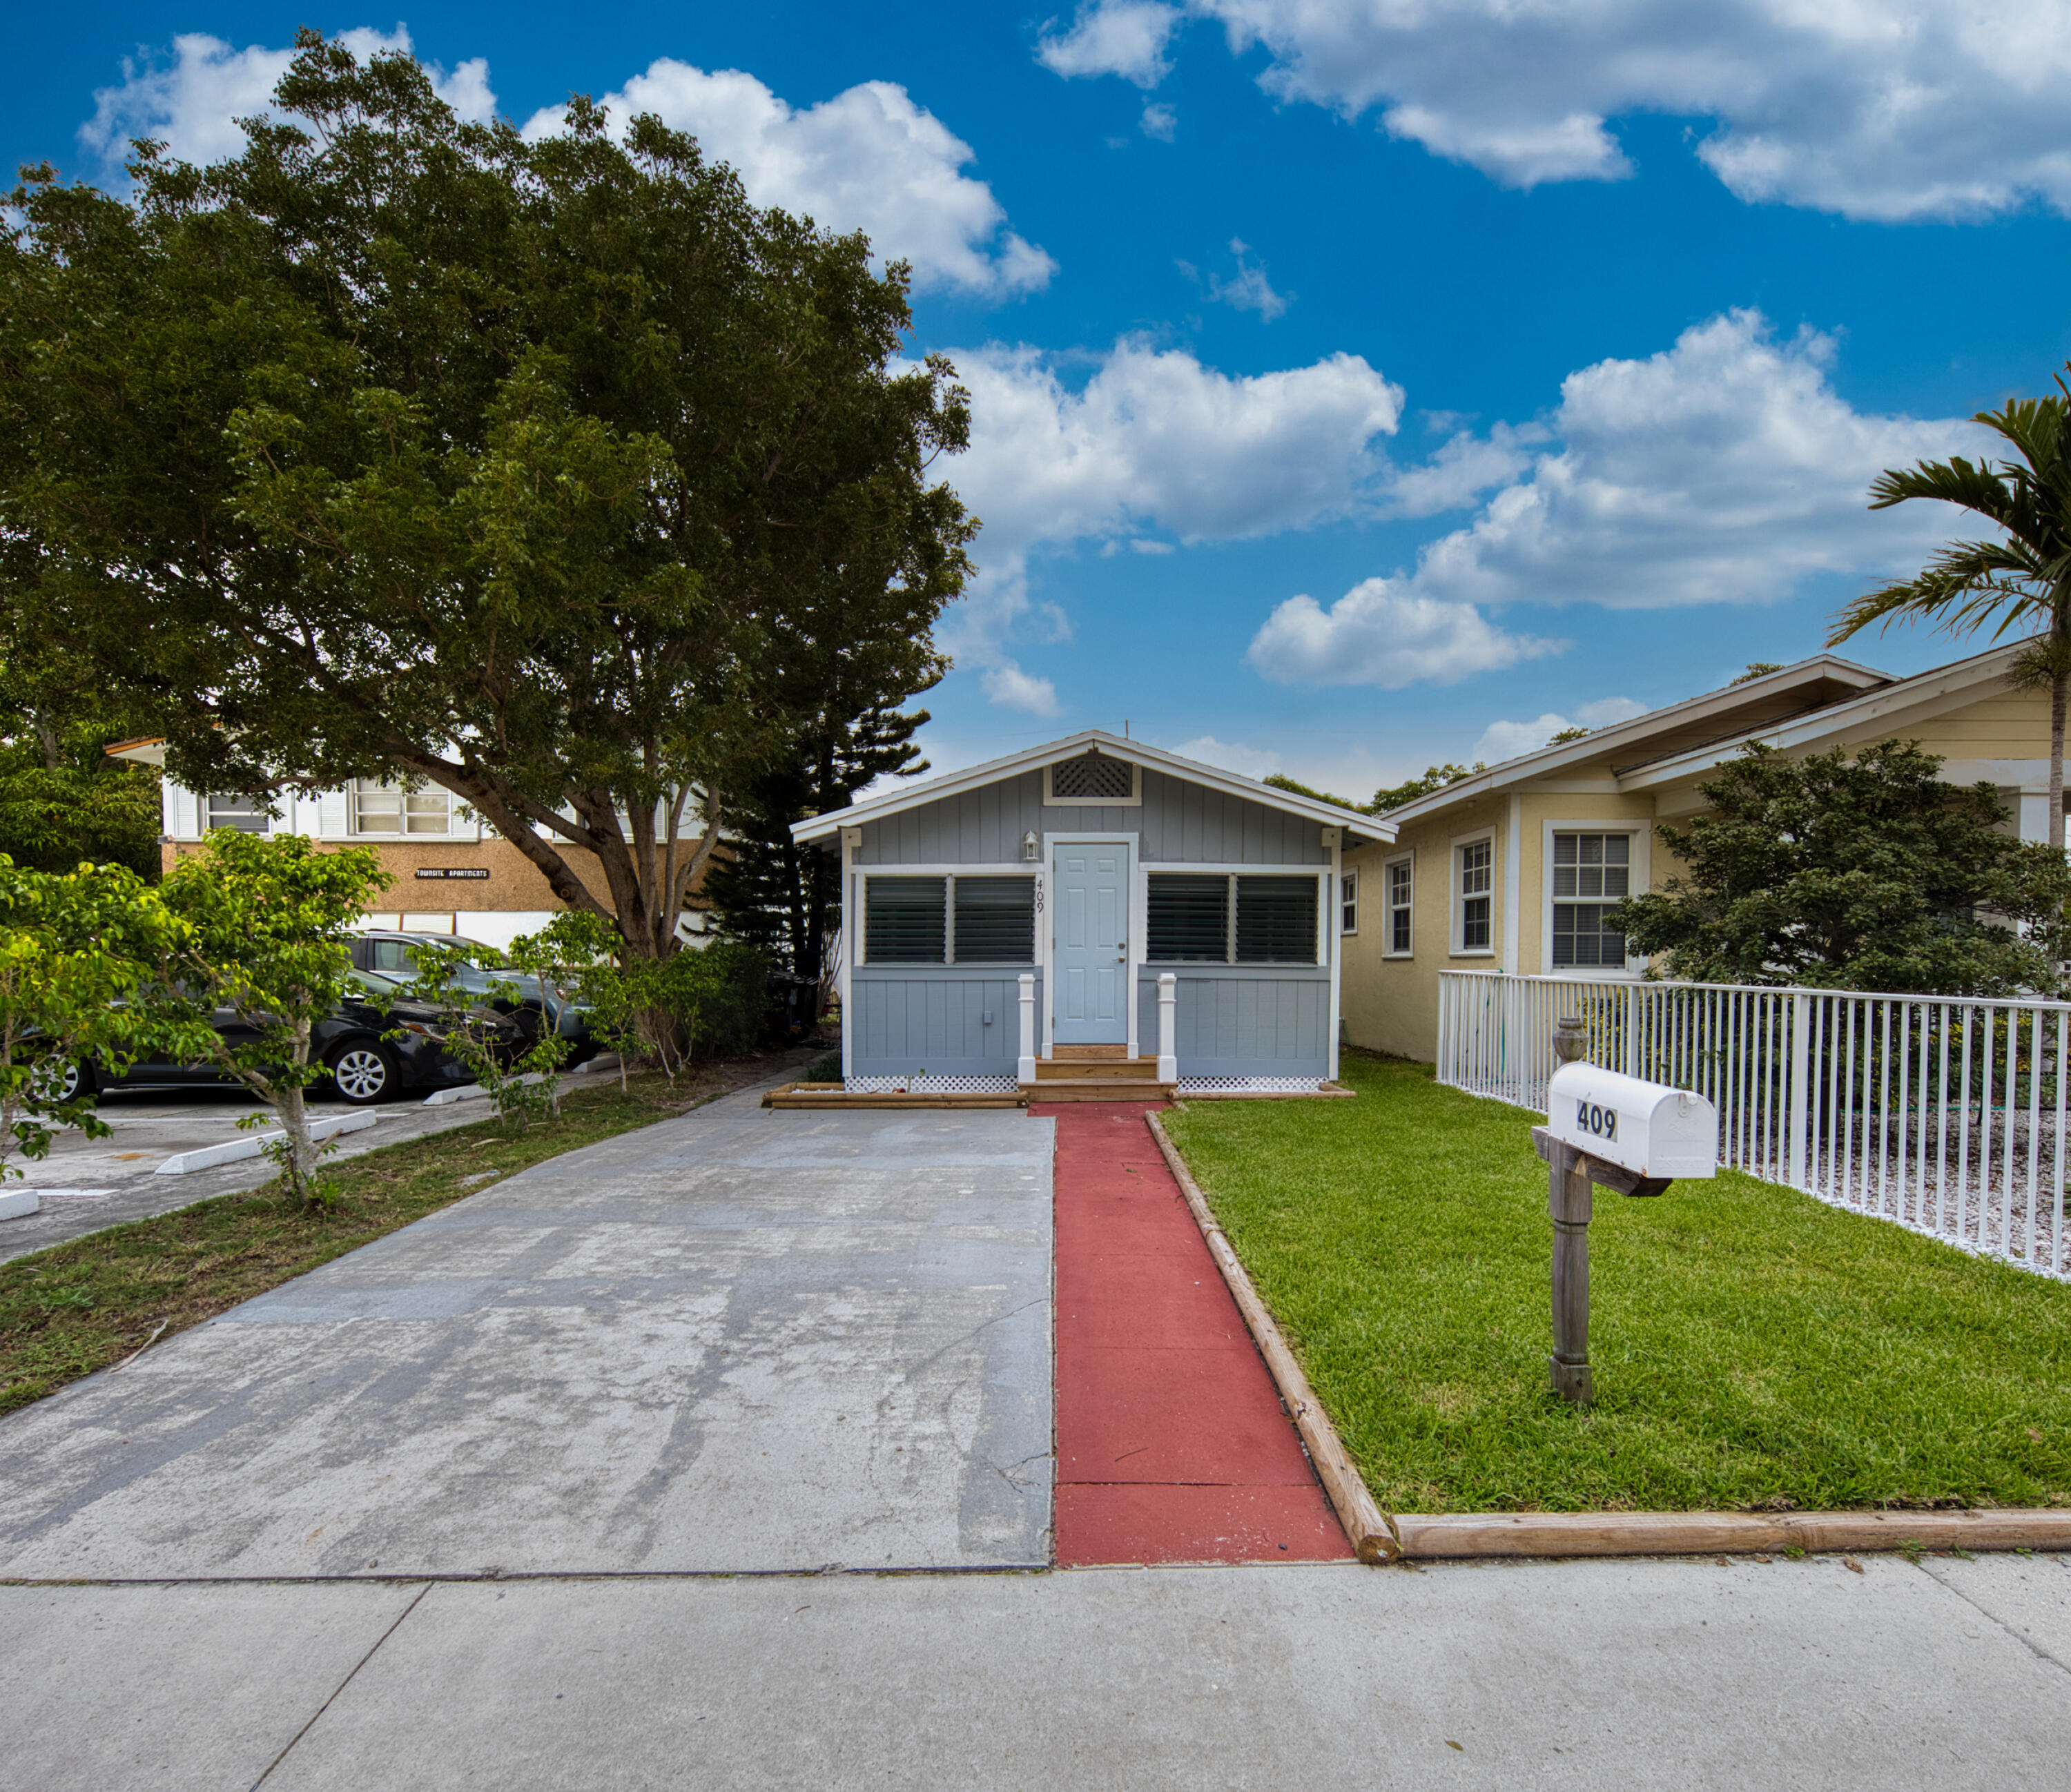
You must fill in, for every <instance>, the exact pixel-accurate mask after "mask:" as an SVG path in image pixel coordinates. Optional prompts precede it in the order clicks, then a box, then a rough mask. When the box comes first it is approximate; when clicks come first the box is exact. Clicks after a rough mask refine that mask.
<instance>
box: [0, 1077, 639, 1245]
mask: <svg viewBox="0 0 2071 1792" xmlns="http://www.w3.org/2000/svg"><path fill="white" fill-rule="evenodd" d="M616 1064H617V1060H616V1059H615V1058H614V1059H604V1060H593V1062H592V1064H589V1065H587V1066H584V1068H583V1070H581V1071H577V1072H572V1075H573V1076H574V1077H575V1078H576V1083H577V1085H578V1086H579V1085H580V1079H581V1077H582V1076H583V1075H584V1074H585V1073H589V1074H601V1073H602V1072H604V1071H605V1069H608V1068H613V1067H615V1066H616ZM425 1093H427V1092H425V1091H424V1090H421V1089H419V1090H412V1091H410V1092H408V1093H405V1094H404V1095H401V1096H400V1097H397V1098H396V1100H395V1101H384V1102H382V1103H380V1104H379V1105H375V1106H373V1107H365V1108H359V1107H355V1106H353V1105H351V1103H350V1102H347V1101H340V1100H338V1097H336V1096H334V1095H333V1094H331V1093H330V1092H329V1091H328V1090H326V1089H317V1090H313V1091H312V1092H311V1093H310V1113H311V1114H312V1116H313V1117H315V1118H317V1119H318V1120H332V1119H336V1118H338V1117H340V1116H342V1115H348V1114H350V1115H355V1116H357V1115H371V1116H372V1117H373V1118H374V1122H375V1123H374V1124H373V1125H372V1126H368V1127H367V1128H366V1130H364V1131H358V1132H351V1133H346V1134H341V1135H340V1136H339V1138H338V1141H337V1142H336V1143H335V1145H334V1146H333V1147H332V1150H331V1151H330V1154H328V1156H327V1158H326V1162H337V1161H339V1160H341V1159H342V1158H354V1157H358V1156H359V1155H360V1154H361V1153H363V1152H366V1151H374V1150H380V1149H381V1148H382V1147H383V1146H388V1145H400V1144H401V1143H402V1142H404V1140H406V1139H412V1138H423V1137H424V1135H425V1134H429V1133H442V1132H445V1131H448V1130H450V1129H452V1128H453V1127H455V1126H474V1124H476V1123H477V1122H479V1121H481V1120H483V1119H486V1117H488V1112H489V1110H488V1109H486V1107H485V1106H484V1105H482V1102H480V1101H460V1102H455V1103H453V1104H451V1105H442V1106H439V1107H427V1106H425V1105H424V1095H425ZM95 1109H96V1112H97V1113H99V1114H100V1117H101V1118H102V1119H103V1120H105V1121H106V1122H108V1124H109V1126H110V1127H111V1128H112V1129H113V1134H114V1136H113V1138H87V1137H86V1136H85V1134H83V1133H80V1132H76V1131H70V1130H68V1131H65V1132H61V1133H59V1134H58V1136H57V1138H56V1140H55V1142H54V1143H53V1144H52V1145H51V1154H50V1155H49V1156H48V1157H47V1158H44V1159H43V1161H41V1162H40V1163H31V1164H28V1165H26V1166H25V1168H26V1169H27V1171H28V1177H27V1182H26V1183H10V1184H9V1185H8V1186H9V1187H10V1188H19V1187H29V1188H32V1189H34V1190H35V1191H36V1193H37V1195H39V1197H40V1199H41V1202H42V1205H41V1207H40V1208H39V1210H38V1211H37V1212H35V1213H31V1214H24V1215H23V1216H19V1217H18V1218H15V1219H10V1220H0V1263H5V1262H6V1261H8V1260H9V1259H10V1258H12V1257H26V1256H27V1255H28V1253H30V1252H31V1251H40V1250H43V1249H47V1248H48V1247H49V1246H51V1245H62V1244H64V1243H65V1242H66V1241H67V1240H69V1239H73V1238H83V1237H84V1236H86V1235H87V1234H88V1232H100V1231H101V1230H102V1229H104V1228H106V1227H109V1226H119V1225H123V1224H126V1223H127V1222H129V1220H148V1219H150V1217H151V1216H153V1215H154V1214H158V1213H170V1212H172V1211H173V1209H174V1208H182V1207H187V1206H190V1205H191V1204H193V1203H194V1202H196V1201H206V1200H211V1199H214V1198H215V1196H216V1195H234V1194H236V1193H238V1192H239V1191H241V1190H244V1189H247V1188H256V1187H259V1186H260V1184H261V1183H269V1182H271V1181H272V1180H273V1175H274V1170H273V1165H272V1163H269V1161H268V1160H267V1159H266V1158H241V1159H240V1160H238V1161H237V1162H235V1163H223V1164H215V1165H212V1166H211V1167H208V1168H207V1169H201V1170H194V1171H188V1172H187V1174H185V1175H161V1174H160V1173H159V1167H160V1166H161V1165H162V1164H163V1163H165V1161H166V1159H167V1158H170V1157H174V1156H178V1155H180V1154H184V1153H186V1152H189V1151H195V1150H202V1149H203V1148H205V1147H207V1146H211V1145H225V1144H228V1143H230V1142H232V1141H233V1140H237V1139H248V1138H250V1137H251V1136H252V1135H251V1134H250V1133H249V1132H248V1131H245V1130H241V1129H240V1127H239V1126H238V1122H239V1121H240V1120H242V1119H243V1118H244V1117H246V1116H247V1115H248V1114H262V1115H265V1116H266V1125H265V1127H263V1128H261V1129H260V1130H269V1131H270V1130H273V1124H274V1123H273V1117H272V1115H271V1113H270V1112H269V1109H267V1107H266V1106H265V1103H263V1102H260V1101H253V1100H252V1098H251V1097H249V1096H248V1095H247V1094H245V1093H244V1092H243V1091H242V1090H240V1089H228V1088H224V1087H222V1086H220V1085H207V1084H196V1085H191V1086H187V1087H178V1086H174V1085H162V1086H160V1087H158V1088H151V1089H109V1090H107V1091H106V1092H105V1093H103V1094H102V1095H101V1096H100V1099H99V1100H98V1101H96V1103H95Z"/></svg>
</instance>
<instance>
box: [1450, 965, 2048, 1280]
mask: <svg viewBox="0 0 2071 1792" xmlns="http://www.w3.org/2000/svg"><path fill="white" fill-rule="evenodd" d="M1571 1016H1572V1017H1573V1018H1575V1019H1579V1020H1581V1022H1582V1023H1583V1025H1584V1026H1585V1028H1586V1029H1587V1032H1586V1038H1587V1041H1588V1049H1587V1051H1586V1052H1585V1056H1586V1057H1587V1058H1588V1059H1589V1062H1591V1063H1592V1064H1601V1065H1603V1066H1605V1067H1606V1068H1610V1069H1613V1070H1622V1071H1625V1072H1627V1073H1628V1074H1629V1075H1631V1076H1644V1077H1647V1078H1649V1079H1650V1080H1651V1081H1656V1082H1663V1083H1672V1084H1674V1085H1676V1086H1677V1087H1678V1088H1682V1089H1696V1090H1697V1091H1698V1092H1699V1093H1700V1094H1703V1095H1704V1096H1706V1097H1708V1098H1709V1099H1710V1100H1711V1101H1712V1103H1713V1104H1714V1105H1716V1107H1717V1109H1718V1110H1719V1160H1720V1163H1724V1164H1727V1165H1729V1166H1731V1167H1733V1168H1734V1169H1737V1170H1744V1171H1747V1172H1748V1173H1749V1175H1755V1176H1760V1177H1762V1178H1763V1179H1765V1180H1767V1181H1770V1182H1778V1183H1786V1184H1787V1185H1788V1186H1789V1187H1793V1188H1798V1189H1802V1190H1803V1191H1805V1192H1806V1193H1807V1194H1809V1195H1817V1196H1818V1197H1819V1199H1821V1200H1823V1201H1828V1202H1831V1203H1832V1204H1834V1205H1835V1206H1837V1207H1844V1208H1851V1209H1852V1210H1853V1211H1855V1212H1859V1213H1871V1214H1876V1215H1879V1216H1882V1217H1883V1218H1884V1219H1887V1220H1896V1221H1897V1223H1898V1224H1901V1225H1903V1226H1907V1227H1910V1228H1912V1229H1913V1230H1914V1231H1916V1232H1925V1233H1927V1234H1929V1235H1930V1236H1933V1237H1936V1238H1940V1239H1943V1240H1946V1241H1947V1242H1949V1243H1950V1244H1952V1245H1959V1246H1961V1247H1962V1248H1963V1249H1966V1250H1971V1251H1976V1252H1979V1253H1982V1254H1983V1255H1985V1256H1987V1257H1998V1258H2000V1259H2003V1261H2007V1262H2009V1263H2016V1264H2019V1265H2020V1266H2021V1267H2022V1268H2024V1269H2034V1270H2036V1271H2038V1272H2039V1273H2042V1274H2044V1275H2054V1276H2065V1275H2071V1240H2067V1238H2066V1237H2065V1229H2064V1183H2065V1152H2064V1146H2063V1141H2064V1138H2065V1101H2066V1098H2067V1095H2071V1090H2067V1089H2066V1086H2065V1081H2066V1079H2065V1069H2066V1064H2067V1047H2071V1004H2067V1003H2060V1002H1983V1001H1973V1000H1966V999H1963V998H1962V997H1945V996H1922V995H1865V994H1858V993H1856V992H1854V991H1851V990H1801V989H1761V988H1756V987H1752V986H1747V985H1738V984H1728V983H1673V982H1662V983H1614V982H1593V981H1589V980H1587V979H1584V978H1566V977H1511V976H1507V975H1504V974H1502V973H1500V972H1496V971H1441V973H1440V974H1439V977H1438V1060H1437V1069H1438V1081H1440V1082H1441V1083H1445V1084H1447V1085H1450V1086H1451V1087H1453V1088H1454V1089H1464V1090H1466V1092H1467V1093H1469V1094H1472V1095H1482V1096H1487V1097H1491V1098H1492V1099H1494V1100H1496V1101H1507V1102H1510V1103H1512V1104H1513V1105H1515V1106H1518V1107H1521V1108H1529V1109H1532V1110H1533V1111H1535V1112H1536V1113H1544V1112H1545V1111H1546V1080H1547V1078H1548V1076H1550V1075H1552V1071H1553V1068H1554V1065H1555V1064H1556V1060H1555V1058H1554V1056H1553V1023H1554V1022H1555V1021H1556V1020H1560V1019H1565V1018H1568V1017H1571Z"/></svg>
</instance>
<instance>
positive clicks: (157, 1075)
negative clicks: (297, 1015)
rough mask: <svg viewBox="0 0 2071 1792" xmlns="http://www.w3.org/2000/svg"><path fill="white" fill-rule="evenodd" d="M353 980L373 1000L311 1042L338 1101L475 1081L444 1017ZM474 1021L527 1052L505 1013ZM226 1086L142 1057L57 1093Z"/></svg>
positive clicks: (231, 1027)
mask: <svg viewBox="0 0 2071 1792" xmlns="http://www.w3.org/2000/svg"><path fill="white" fill-rule="evenodd" d="M353 978H354V981H355V982H357V983H358V984H359V986H360V988H361V990H363V991H364V992H365V994H366V995H367V996H368V997H371V998H372V1000H362V999H359V998H357V997H350V996H349V997H347V999H346V1000H345V1001H344V1002H343V1003H341V1004H340V1005H339V1007H338V1011H337V1012H336V1013H335V1014H334V1015H330V1017H329V1018H328V1019H324V1020H320V1021H318V1023H317V1024H316V1028H315V1031H314V1038H313V1040H312V1044H313V1046H314V1056H316V1057H318V1059H320V1060H322V1063H323V1064H324V1066H325V1068H326V1069H327V1070H329V1071H330V1080H331V1083H332V1085H333V1086H334V1088H335V1089H337V1091H338V1096H339V1097H340V1099H342V1100H343V1101H350V1102H351V1103H352V1104H353V1105H355V1106H356V1107H366V1106H369V1105H371V1104H372V1103H374V1102H376V1101H386V1100H387V1099H388V1097H390V1096H392V1095H395V1094H398V1093H400V1092H401V1091H403V1090H404V1089H444V1088H446V1087H448V1086H449V1085H453V1084H455V1083H468V1082H472V1081H474V1072H471V1071H470V1070H469V1069H467V1068H466V1067H465V1066H464V1065H463V1064H460V1063H458V1062H457V1060H454V1059H453V1058H451V1057H449V1056H447V1055H446V1048H445V1033H444V1031H442V1030H441V1026H440V1022H441V1015H440V1014H439V1011H437V1009H436V1008H432V1007H427V1006H426V1005H425V1004H424V1003H421V1002H417V1001H414V1000H412V999H410V998H409V997H408V996H404V995H400V994H398V993H397V991H398V990H400V987H401V985H400V982H399V981H398V980H397V979H396V978H388V977H380V976H377V975H375V974H372V973H371V972H368V971H355V972H354V973H353ZM213 1018H214V1020H215V1030H216V1031H217V1032H219V1033H220V1034H222V1035H224V1038H226V1039H228V1040H232V1041H237V1040H240V1039H249V1038H251V1037H252V1036H253V1035H252V1031H251V1029H250V1028H248V1027H246V1026H245V1024H244V1022H242V1021H241V1020H240V1019H238V1017H237V1015H236V1014H235V1013H234V1012H233V1011H232V1010H230V1009H228V1008H218V1009H217V1010H216V1011H215V1015H214V1017H213ZM478 1019H479V1020H480V1022H481V1023H482V1025H483V1026H485V1027H488V1028H490V1029H491V1030H493V1031H494V1034H495V1035H496V1037H497V1040H498V1045H499V1047H500V1048H501V1049H502V1050H503V1051H505V1052H507V1053H508V1054H509V1055H510V1056H513V1057H515V1056H517V1054H518V1053H519V1052H522V1051H523V1049H524V1034H523V1029H522V1028H520V1027H519V1025H518V1023H517V1022H516V1021H515V1020H514V1019H511V1017H510V1016H509V1015H490V1014H488V1013H486V1011H485V1012H483V1013H482V1014H481V1015H478ZM75 1079H76V1081H75ZM228 1081H231V1079H230V1078H229V1077H228V1076H225V1075H224V1072H222V1071H221V1070H219V1068H216V1066H215V1065H214V1064H166V1063H162V1062H158V1061H155V1060H148V1059H141V1058H140V1059H139V1060H137V1062H136V1063H134V1064H131V1065H130V1066H129V1068H128V1069H127V1070H125V1071H124V1072H122V1073H121V1075H120V1076H115V1075H111V1074H110V1073H109V1072H108V1071H107V1070H106V1069H105V1068H103V1067H102V1066H100V1065H99V1064H80V1065H78V1066H77V1067H76V1068H72V1069H69V1070H68V1072H66V1074H65V1076H64V1079H63V1083H62V1086H61V1088H60V1089H59V1093H60V1095H61V1096H63V1097H69V1096H71V1095H73V1094H75V1093H91V1092H92V1090H94V1089H133V1088H135V1087H137V1086H138V1085H149V1084H157V1083H171V1084H183V1085H190V1086H191V1085H195V1084H209V1083H214V1084H223V1083H227V1082H228Z"/></svg>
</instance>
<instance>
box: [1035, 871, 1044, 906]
mask: <svg viewBox="0 0 2071 1792" xmlns="http://www.w3.org/2000/svg"><path fill="white" fill-rule="evenodd" d="M1035 912H1036V913H1037V914H1039V915H1040V914H1041V913H1042V912H1043V880H1042V879H1041V878H1040V877H1039V878H1037V879H1036V880H1035Z"/></svg>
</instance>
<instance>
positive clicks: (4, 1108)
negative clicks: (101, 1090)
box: [0, 855, 209, 1183]
mask: <svg viewBox="0 0 2071 1792" xmlns="http://www.w3.org/2000/svg"><path fill="white" fill-rule="evenodd" d="M177 933H178V929H177V928H176V926H175V925H174V923H173V922H172V920H171V917H170V916H169V915H168V914H167V912H166V909H165V908H164V906H163V905H162V904H161V903H160V902H159V901H158V899H157V897H156V896H154V893H153V892H151V891H150V890H149V889H147V888H145V886H144V884H143V883H142V882H141V880H140V879H139V878H138V877H137V874H136V873H135V872H134V871H130V870H129V869H128V868H127V867H124V866H121V865H84V866H81V867H80V868H79V870H77V871H71V872H67V873H64V874H62V875H52V874H51V873H49V872H45V871H33V870H25V869H23V867H19V866H18V865H16V864H15V863H14V861H13V860H12V859H9V858H7V857H6V855H0V1183H4V1182H5V1181H6V1179H8V1178H9V1177H10V1176H11V1177H19V1176H21V1175H23V1174H24V1172H23V1168H22V1164H23V1160H24V1159H27V1160H30V1161H34V1160H35V1159H38V1158H43V1157H45V1156H47V1154H49V1151H50V1148H51V1140H52V1138H53V1137H54V1136H55V1132H56V1130H58V1129H59V1128H60V1127H66V1126H74V1127H77V1128H78V1129H79V1130H80V1131H81V1132H83V1133H84V1134H86V1136H87V1137H88V1138H106V1137H107V1136H108V1134H109V1128H108V1124H107V1122H105V1121H104V1120H102V1119H101V1118H100V1117H99V1116H98V1115H97V1114H96V1113H95V1111H94V1104H93V1089H92V1080H91V1078H90V1077H89V1076H87V1075H85V1074H84V1073H83V1072H82V1068H81V1067H82V1066H83V1065H84V1064H85V1063H86V1062H87V1061H88V1060H97V1061H98V1062H99V1064H101V1065H102V1066H103V1067H104V1068H111V1069H120V1068H122V1067H123V1066H124V1065H125V1064H128V1063H129V1062H131V1061H132V1060H134V1059H135V1058H136V1057H137V1056H139V1055H140V1054H141V1052H143V1051H144V1049H145V1048H146V1046H147V1045H150V1046H152V1047H154V1049H158V1050H166V1051H170V1052H178V1051H179V1049H180V1048H181V1047H182V1046H185V1047H187V1048H190V1049H199V1048H200V1041H199V1035H200V1034H201V1033H203V1032H207V1031H209V1029H208V1028H207V1027H206V1026H203V1027H199V1028H196V1027H193V1026H192V1025H191V1024H189V1025H187V1026H186V1027H182V1026H181V1025H180V1024H179V1021H178V1017H177V1016H169V1015H166V1014H165V1013H164V1012H163V1011H162V1009H161V1008H159V1007H157V1006H155V1005H154V1004H152V1003H150V1002H149V1001H148V1000H146V997H147V996H148V994H149V990H150V984H151V982H152V978H153V975H154V966H156V965H158V963H160V962H162V961H163V960H164V958H166V955H167V953H168V951H169V949H170V945H171V942H172V941H173V940H174V937H176V935H177Z"/></svg>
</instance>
